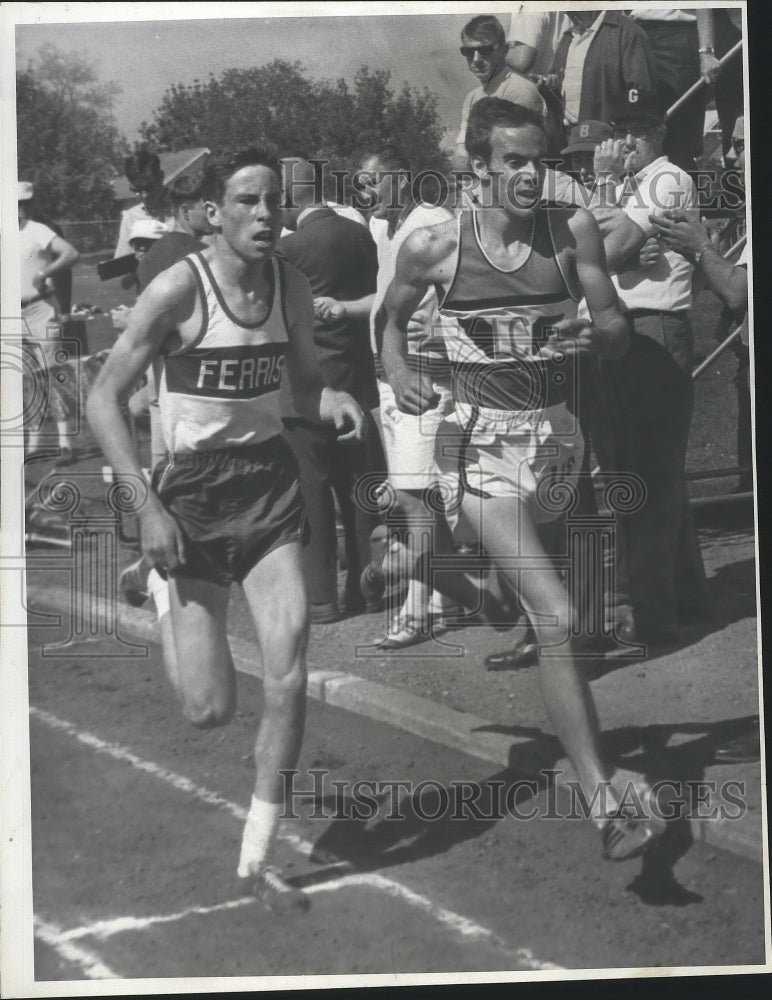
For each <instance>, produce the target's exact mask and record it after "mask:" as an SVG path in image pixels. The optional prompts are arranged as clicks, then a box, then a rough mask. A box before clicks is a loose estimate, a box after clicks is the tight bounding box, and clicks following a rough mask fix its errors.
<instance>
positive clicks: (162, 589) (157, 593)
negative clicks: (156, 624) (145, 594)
mask: <svg viewBox="0 0 772 1000" xmlns="http://www.w3.org/2000/svg"><path fill="white" fill-rule="evenodd" d="M147 589H148V591H149V593H150V596H151V597H152V598H153V601H154V602H155V610H156V614H157V615H158V620H159V621H160V620H161V619H162V618H163V616H164V615H168V614H169V581H168V580H164V579H162V578H161V575H160V573H159V572H158V570H157V569H151V570H150V572H149V573H148V575H147Z"/></svg>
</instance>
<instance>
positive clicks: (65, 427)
mask: <svg viewBox="0 0 772 1000" xmlns="http://www.w3.org/2000/svg"><path fill="white" fill-rule="evenodd" d="M56 430H57V432H58V434H59V447H60V448H72V432H71V431H70V424H69V422H68V421H67V420H57V422H56Z"/></svg>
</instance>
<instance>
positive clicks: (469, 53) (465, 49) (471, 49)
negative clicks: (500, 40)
mask: <svg viewBox="0 0 772 1000" xmlns="http://www.w3.org/2000/svg"><path fill="white" fill-rule="evenodd" d="M497 47H498V46H496V45H462V46H461V48H460V49H459V51H460V53H461V55H462V56H463V57H464V59H474V57H475V53H477V55H479V56H480V58H482V59H490V57H491V56H492V55H493V53H494V52H495V51H496V49H497Z"/></svg>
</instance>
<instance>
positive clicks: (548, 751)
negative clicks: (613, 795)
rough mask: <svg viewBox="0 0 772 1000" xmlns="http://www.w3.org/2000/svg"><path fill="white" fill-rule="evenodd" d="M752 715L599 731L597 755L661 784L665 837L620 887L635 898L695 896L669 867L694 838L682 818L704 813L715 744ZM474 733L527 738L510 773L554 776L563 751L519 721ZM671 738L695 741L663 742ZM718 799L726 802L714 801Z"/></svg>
mask: <svg viewBox="0 0 772 1000" xmlns="http://www.w3.org/2000/svg"><path fill="white" fill-rule="evenodd" d="M754 719H755V716H742V717H739V718H734V719H725V720H721V721H718V722H710V723H696V722H684V723H674V724H657V725H650V726H629V727H621V728H618V729H612V730H608V731H607V732H605V733H603V734H602V741H603V749H604V755H605V757H606V759H607V760H608V761H609V763H610V764H613V765H614V766H615V767H617V768H622V769H626V770H629V771H633V772H636V773H637V774H640V775H641V776H642V778H643V779H644V781H645V782H646V783H648V784H649V785H650V786H653V785H657V784H658V783H660V784H661V785H662V787H661V790H660V794H659V796H658V803H659V805H660V812H661V815H662V818H663V819H664V820H665V822H666V830H665V834H664V835H663V836H662V838H661V839H660V840H659V841H658V842H656V844H654V845H652V847H651V848H650V849H649V850H648V851H647V852H646V854H645V855H644V856H643V859H642V866H641V870H640V872H639V874H638V875H636V877H635V878H634V879H633V880H632V882H630V884H629V885H628V887H627V888H628V889H629V890H630V891H631V892H634V893H636V895H638V897H639V898H640V899H641V901H642V902H644V903H646V904H648V905H651V906H665V905H667V906H686V905H689V904H691V903H698V902H701V901H702V898H703V897H702V896H701V895H700V894H699V893H694V892H691V891H690V890H687V889H686V888H685V887H684V886H682V885H680V883H679V882H678V880H677V878H676V875H675V870H674V869H675V866H676V864H677V863H678V861H679V860H680V859H681V858H682V857H683V856H684V855H685V854H686V853H687V852H688V851H689V849H690V848H691V846H692V844H693V842H694V836H693V832H692V827H691V824H690V822H689V818H690V817H692V816H700V815H704V810H705V803H704V801H701V800H700V795H701V791H700V790H701V789H702V788H704V787H706V786H705V782H704V779H705V771H706V768H707V767H709V766H712V765H715V748H716V746H717V745H719V744H721V743H724V742H726V741H728V740H731V739H734V738H735V737H737V736H740V735H743V734H744V733H746V732H747V731H748V728H749V727H750V726H751V725H752V724H753V721H754ZM478 731H480V732H498V733H504V734H507V735H511V736H516V737H518V738H519V739H520V740H522V739H523V737H526V738H527V737H531V739H530V740H527V739H526V742H518V743H517V744H516V745H514V746H513V747H512V749H511V750H510V757H509V773H513V772H514V773H518V772H519V773H521V774H522V773H523V772H525V771H529V772H533V771H534V770H537V771H538V772H539V773H540V774H541V775H542V777H543V778H546V779H549V780H554V778H555V777H559V775H557V774H556V772H555V768H556V765H557V764H558V762H559V761H560V760H561V759H562V758H564V757H565V754H564V752H563V750H562V748H561V745H560V743H559V742H558V741H557V740H556V739H555V738H554V737H552V736H549V735H548V734H545V733H543V732H541V730H538V729H534V728H533V727H523V726H497V725H490V726H484V727H480V729H479V730H478ZM676 735H680V736H689V735H694V737H695V738H694V739H691V740H688V741H686V742H680V743H678V744H676V745H674V746H671V745H669V744H670V741H671V740H672V738H673V737H674V736H676ZM572 777H574V776H573V775H572ZM630 795H631V801H632V803H633V804H634V805H635V803H636V802H637V801H640V800H639V799H636V798H635V793H634V790H633V789H631V792H630ZM722 804H724V805H725V803H721V802H718V803H717V805H719V806H721V805H722ZM730 805H731V803H730ZM700 810H702V812H701V811H700Z"/></svg>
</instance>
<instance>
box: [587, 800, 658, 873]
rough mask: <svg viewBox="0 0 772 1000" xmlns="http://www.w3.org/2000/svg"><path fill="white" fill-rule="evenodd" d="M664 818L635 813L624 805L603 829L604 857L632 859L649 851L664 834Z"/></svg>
mask: <svg viewBox="0 0 772 1000" xmlns="http://www.w3.org/2000/svg"><path fill="white" fill-rule="evenodd" d="M665 829H666V825H665V821H664V819H660V818H657V817H654V816H652V815H648V816H646V817H641V816H639V815H635V813H634V811H633V810H631V808H630V807H627V806H622V807H621V808H620V809H618V810H617V811H616V812H615V813H614V814H613V815H612V816H610V817H609V818H608V820H607V822H606V823H605V824H604V826H603V827H602V829H601V837H602V839H603V857H604V858H606V860H607V861H631V860H632V859H633V858H637V857H639V856H640V855H641V854H643V853H644V852H645V851H647V850H648V849H649V848H650V847H651V845H652V844H653V843H654V842H655V841H656V840H659V838H660V837H661V836H662V835H663V833H664V832H665Z"/></svg>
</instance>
